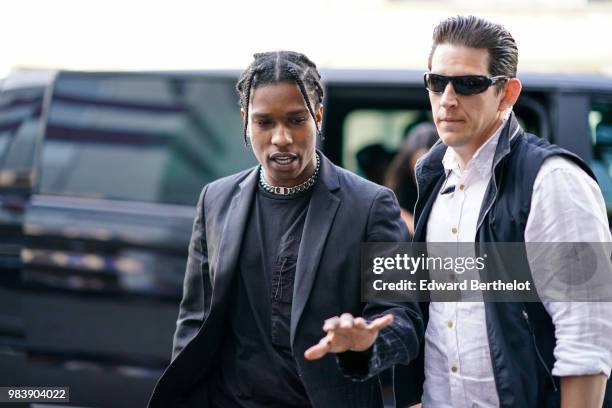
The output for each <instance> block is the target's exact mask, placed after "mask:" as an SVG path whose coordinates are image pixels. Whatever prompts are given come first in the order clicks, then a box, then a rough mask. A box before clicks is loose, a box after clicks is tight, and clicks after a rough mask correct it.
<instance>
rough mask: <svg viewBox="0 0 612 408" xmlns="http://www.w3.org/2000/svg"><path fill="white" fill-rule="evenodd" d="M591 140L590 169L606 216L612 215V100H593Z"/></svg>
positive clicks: (590, 120) (590, 116) (590, 121)
mask: <svg viewBox="0 0 612 408" xmlns="http://www.w3.org/2000/svg"><path fill="white" fill-rule="evenodd" d="M589 126H590V128H591V135H592V139H593V161H592V162H591V163H590V165H591V169H592V170H593V172H594V173H595V176H596V177H597V181H598V182H599V186H600V187H601V191H602V193H603V196H604V199H605V200H606V206H607V208H608V214H611V213H612V99H609V100H603V99H600V100H594V101H593V102H592V104H591V112H590V113H589Z"/></svg>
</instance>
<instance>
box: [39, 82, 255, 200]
mask: <svg viewBox="0 0 612 408" xmlns="http://www.w3.org/2000/svg"><path fill="white" fill-rule="evenodd" d="M233 87H234V80H233V79H231V78H225V79H223V78H179V77H165V76H159V77H155V76H142V75H140V76H130V75H124V76H117V75H107V76H104V75H95V74H91V75H84V74H80V75H77V74H63V75H60V76H59V78H58V80H57V83H56V86H55V89H54V93H53V98H52V102H51V108H50V114H49V120H48V126H47V129H46V132H45V142H44V144H43V149H42V165H41V181H40V191H41V192H42V193H46V194H60V195H71V196H81V197H99V198H109V199H120V200H135V201H147V202H157V203H172V204H185V205H193V204H194V203H195V201H197V197H198V193H199V191H200V190H201V188H202V186H203V185H204V184H206V183H208V182H210V181H212V180H215V179H217V178H219V177H222V176H225V175H228V174H231V173H233V172H236V171H238V170H241V169H244V168H246V167H249V166H251V165H252V164H254V163H255V161H254V158H253V157H252V153H251V151H250V150H249V149H247V148H245V146H244V145H243V144H242V142H241V141H242V139H241V133H242V123H241V120H240V114H239V110H238V104H237V96H236V94H235V91H234V90H233Z"/></svg>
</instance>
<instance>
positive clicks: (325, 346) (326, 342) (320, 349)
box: [304, 334, 331, 360]
mask: <svg viewBox="0 0 612 408" xmlns="http://www.w3.org/2000/svg"><path fill="white" fill-rule="evenodd" d="M330 350H331V335H329V334H328V335H327V336H325V337H323V338H322V339H321V340H320V341H319V343H318V344H315V345H314V346H312V347H310V348H309V349H308V350H306V351H305V352H304V358H305V359H306V360H317V359H319V358H321V357H323V356H324V355H325V354H327V353H328V352H329V351H330Z"/></svg>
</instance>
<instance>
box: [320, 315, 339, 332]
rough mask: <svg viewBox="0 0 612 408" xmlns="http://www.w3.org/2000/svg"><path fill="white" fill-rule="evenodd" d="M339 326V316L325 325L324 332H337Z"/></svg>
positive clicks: (332, 318)
mask: <svg viewBox="0 0 612 408" xmlns="http://www.w3.org/2000/svg"><path fill="white" fill-rule="evenodd" d="M339 325H340V318H339V317H338V316H334V317H330V318H329V319H327V320H325V322H324V323H323V331H326V332H328V331H330V330H335V329H337V328H338V326H339Z"/></svg>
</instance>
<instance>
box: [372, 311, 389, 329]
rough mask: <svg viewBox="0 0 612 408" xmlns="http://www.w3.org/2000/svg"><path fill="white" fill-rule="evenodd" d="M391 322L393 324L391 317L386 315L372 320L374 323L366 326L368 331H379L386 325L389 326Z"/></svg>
mask: <svg viewBox="0 0 612 408" xmlns="http://www.w3.org/2000/svg"><path fill="white" fill-rule="evenodd" d="M392 322H393V315H392V314H387V315H384V316H382V317H379V318H377V319H374V321H372V323H370V324H369V325H368V330H371V331H379V330H381V329H384V328H385V327H387V326H388V325H390V324H391V323H392Z"/></svg>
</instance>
